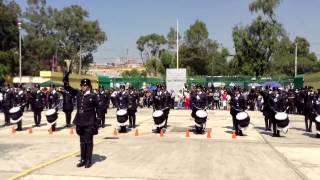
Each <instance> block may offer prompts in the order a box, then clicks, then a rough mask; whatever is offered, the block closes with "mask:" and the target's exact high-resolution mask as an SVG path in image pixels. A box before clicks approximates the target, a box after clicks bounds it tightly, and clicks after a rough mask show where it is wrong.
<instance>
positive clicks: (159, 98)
mask: <svg viewBox="0 0 320 180" xmlns="http://www.w3.org/2000/svg"><path fill="white" fill-rule="evenodd" d="M164 99H165V98H164V95H163V93H162V91H155V92H154V93H153V95H152V101H153V110H154V111H155V110H162V109H163V108H164V107H165V106H164Z"/></svg>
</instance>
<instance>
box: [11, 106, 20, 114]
mask: <svg viewBox="0 0 320 180" xmlns="http://www.w3.org/2000/svg"><path fill="white" fill-rule="evenodd" d="M19 110H20V107H13V108H11V109H10V110H9V113H11V114H13V113H17V112H18V111H19Z"/></svg>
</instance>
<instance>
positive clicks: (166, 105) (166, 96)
mask: <svg viewBox="0 0 320 180" xmlns="http://www.w3.org/2000/svg"><path fill="white" fill-rule="evenodd" d="M162 94H163V96H162V99H163V105H164V108H165V109H164V110H163V113H164V116H165V119H166V122H165V125H164V127H165V128H167V124H168V116H169V113H170V104H171V94H170V93H169V92H168V91H167V89H166V87H165V86H164V85H163V86H162Z"/></svg>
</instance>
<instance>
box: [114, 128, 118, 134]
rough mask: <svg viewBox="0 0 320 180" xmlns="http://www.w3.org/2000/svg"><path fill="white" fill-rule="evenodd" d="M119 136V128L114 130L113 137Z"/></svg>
mask: <svg viewBox="0 0 320 180" xmlns="http://www.w3.org/2000/svg"><path fill="white" fill-rule="evenodd" d="M117 135H118V132H117V128H114V131H113V136H117Z"/></svg>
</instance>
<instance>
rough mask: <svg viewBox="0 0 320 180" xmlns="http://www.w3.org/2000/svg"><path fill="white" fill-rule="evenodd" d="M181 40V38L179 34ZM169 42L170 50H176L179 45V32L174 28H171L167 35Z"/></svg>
mask: <svg viewBox="0 0 320 180" xmlns="http://www.w3.org/2000/svg"><path fill="white" fill-rule="evenodd" d="M179 39H181V36H180V34H179ZM167 42H168V49H169V50H174V49H175V48H176V45H177V31H176V29H174V28H173V27H170V30H169V33H168V34H167Z"/></svg>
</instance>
